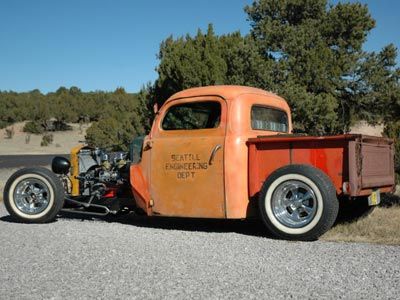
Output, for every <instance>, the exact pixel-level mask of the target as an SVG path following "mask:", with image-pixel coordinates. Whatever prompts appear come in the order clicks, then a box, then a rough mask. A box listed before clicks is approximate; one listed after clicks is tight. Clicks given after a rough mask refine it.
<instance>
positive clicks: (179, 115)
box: [162, 101, 221, 130]
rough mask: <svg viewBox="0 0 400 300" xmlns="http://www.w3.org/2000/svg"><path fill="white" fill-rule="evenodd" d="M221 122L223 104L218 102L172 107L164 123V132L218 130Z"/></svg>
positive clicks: (191, 103)
mask: <svg viewBox="0 0 400 300" xmlns="http://www.w3.org/2000/svg"><path fill="white" fill-rule="evenodd" d="M220 121H221V104H220V103H219V102H216V101H204V102H190V103H183V104H178V105H175V106H172V107H170V108H169V110H168V111H167V113H166V114H165V117H164V120H163V122H162V129H164V130H195V129H208V128H217V127H218V126H219V123H220Z"/></svg>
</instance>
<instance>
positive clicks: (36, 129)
mask: <svg viewBox="0 0 400 300" xmlns="http://www.w3.org/2000/svg"><path fill="white" fill-rule="evenodd" d="M22 131H23V132H27V133H33V134H42V133H43V132H44V128H43V126H42V125H41V124H40V123H39V122H36V121H29V122H27V123H26V124H25V126H24V128H23V129H22Z"/></svg>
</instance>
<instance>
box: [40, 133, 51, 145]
mask: <svg viewBox="0 0 400 300" xmlns="http://www.w3.org/2000/svg"><path fill="white" fill-rule="evenodd" d="M51 143H53V135H52V134H51V133H46V134H44V135H43V137H42V141H41V142H40V146H42V147H46V146H48V145H50V144H51Z"/></svg>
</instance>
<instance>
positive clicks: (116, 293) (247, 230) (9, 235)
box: [0, 203, 400, 299]
mask: <svg viewBox="0 0 400 300" xmlns="http://www.w3.org/2000/svg"><path fill="white" fill-rule="evenodd" d="M0 241H1V246H0V298H1V299H43V298H47V299H49V298H51V299H77V298H79V299H81V298H103V299H104V298H111V299H126V298H138V299H161V298H163V299H164V298H165V299H188V298H190V299H220V298H223V299H225V298H229V299H233V298H235V299H236V298H251V299H255V298H257V299H260V298H263V299H265V298H271V299H289V298H297V299H299V298H307V299H308V298H311V299H320V298H322V299H326V298H328V299H337V298H342V299H378V298H379V299H399V297H400V247H396V246H379V245H369V244H346V243H328V242H311V243H304V242H286V241H279V240H273V239H270V238H267V237H265V235H264V233H263V227H262V226H260V224H258V223H250V222H241V221H210V220H197V221H194V220H182V219H181V220H179V219H148V218H144V217H135V216H128V217H125V218H123V219H120V220H119V221H118V220H114V221H111V220H110V219H106V220H104V219H103V220H91V219H86V220H82V219H81V218H80V217H78V218H76V217H73V216H71V215H69V216H67V215H64V216H61V217H59V218H58V220H57V221H56V222H53V223H50V224H39V225H32V224H18V223H13V222H12V219H11V218H10V217H8V216H7V213H6V212H5V210H4V207H3V204H2V203H0Z"/></svg>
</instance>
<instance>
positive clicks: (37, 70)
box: [0, 0, 400, 93]
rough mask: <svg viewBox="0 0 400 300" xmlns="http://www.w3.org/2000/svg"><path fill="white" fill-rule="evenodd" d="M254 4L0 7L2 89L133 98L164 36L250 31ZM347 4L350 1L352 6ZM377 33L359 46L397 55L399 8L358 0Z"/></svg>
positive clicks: (208, 0)
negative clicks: (71, 90) (388, 48)
mask: <svg viewBox="0 0 400 300" xmlns="http://www.w3.org/2000/svg"><path fill="white" fill-rule="evenodd" d="M252 2H253V1H252V0H201V1H199V0H141V1H140V0H68V1H66V0H0V90H13V91H17V92H22V91H30V90H33V89H39V90H40V91H42V92H43V93H47V92H51V91H55V90H57V89H58V88H59V87H60V86H65V87H71V86H77V87H79V88H81V89H82V90H83V91H94V90H106V91H113V90H115V89H116V88H117V87H124V88H125V89H126V90H127V91H128V92H137V91H139V89H140V88H141V87H142V86H143V85H144V84H146V83H148V82H150V81H154V80H155V79H156V78H157V73H156V71H155V68H156V67H157V65H158V60H157V53H158V49H159V45H160V43H161V41H162V40H164V39H165V38H167V37H168V36H170V35H173V36H174V37H178V36H181V35H185V34H187V33H189V34H191V35H193V34H195V33H196V32H197V30H198V28H200V29H202V30H203V31H205V30H206V29H207V26H208V24H209V23H213V25H214V29H215V32H216V33H217V34H225V33H230V32H233V31H237V30H239V31H240V32H241V33H242V34H247V33H248V32H249V31H250V24H249V22H248V21H247V15H246V14H245V12H244V11H243V8H244V6H246V5H250V4H251V3H252ZM337 2H338V1H337V0H331V3H333V4H334V3H337ZM352 2H354V1H353V0H352ZM360 2H362V3H366V4H368V7H369V9H370V12H371V14H372V16H373V17H374V18H375V20H376V21H377V26H376V28H375V29H373V30H372V32H371V33H370V35H369V36H368V40H367V42H366V44H365V46H364V48H365V50H368V51H379V50H380V49H381V48H382V47H383V46H385V45H387V44H389V43H394V44H395V46H396V47H398V48H400V30H399V29H398V28H399V27H400V18H399V17H398V12H399V11H400V1H398V0H369V1H367V0H361V1H360Z"/></svg>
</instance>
